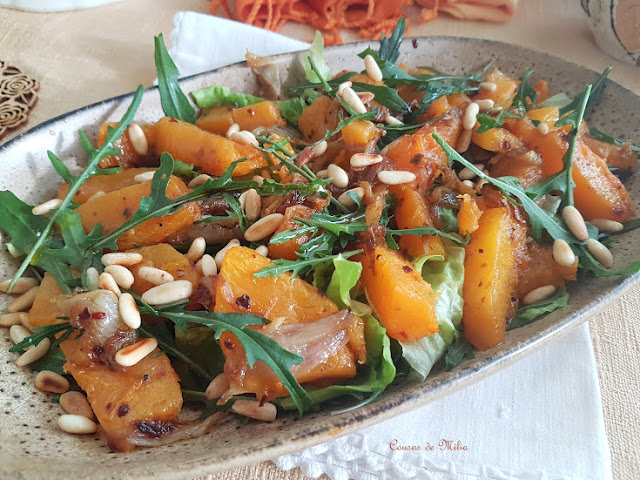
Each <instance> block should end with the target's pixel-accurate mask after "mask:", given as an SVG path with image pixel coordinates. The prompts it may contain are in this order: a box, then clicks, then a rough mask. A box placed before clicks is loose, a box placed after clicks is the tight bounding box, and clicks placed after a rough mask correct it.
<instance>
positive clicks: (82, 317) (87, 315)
mask: <svg viewBox="0 0 640 480" xmlns="http://www.w3.org/2000/svg"><path fill="white" fill-rule="evenodd" d="M90 318H91V312H90V311H89V309H88V308H85V309H84V310H82V311H81V312H80V313H79V314H78V320H89V319H90Z"/></svg>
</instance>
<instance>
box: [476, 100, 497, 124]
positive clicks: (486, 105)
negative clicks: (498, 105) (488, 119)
mask: <svg viewBox="0 0 640 480" xmlns="http://www.w3.org/2000/svg"><path fill="white" fill-rule="evenodd" d="M473 103H475V104H476V105H478V108H479V111H480V113H484V112H488V111H489V110H491V109H492V108H493V105H494V104H495V102H494V101H493V100H491V99H490V98H487V99H483V100H476V101H475V102H473ZM472 128H473V127H472Z"/></svg>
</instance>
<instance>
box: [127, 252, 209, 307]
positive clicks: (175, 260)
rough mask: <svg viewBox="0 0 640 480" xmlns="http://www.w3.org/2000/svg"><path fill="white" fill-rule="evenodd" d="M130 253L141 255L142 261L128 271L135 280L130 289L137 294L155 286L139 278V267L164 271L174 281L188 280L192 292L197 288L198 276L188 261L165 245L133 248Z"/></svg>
mask: <svg viewBox="0 0 640 480" xmlns="http://www.w3.org/2000/svg"><path fill="white" fill-rule="evenodd" d="M131 252H135V253H139V254H140V255H142V261H141V262H140V263H137V264H135V265H133V266H131V267H130V268H129V269H130V270H131V273H133V277H134V279H135V281H134V283H133V285H132V286H131V289H132V290H133V291H134V292H136V293H139V294H141V295H142V294H143V293H144V292H146V291H147V290H149V289H150V288H151V287H154V286H155V285H154V284H152V283H150V282H148V281H147V280H145V279H143V278H142V277H140V273H139V272H140V268H141V267H154V268H159V269H160V270H164V271H165V272H168V273H170V274H171V275H172V276H173V279H174V280H189V281H190V282H191V283H192V284H193V288H194V290H195V289H196V287H197V286H198V281H199V280H200V274H199V273H198V271H197V270H196V268H195V266H194V264H193V263H191V262H190V261H189V259H188V258H187V257H186V256H185V255H183V254H182V253H180V252H179V251H177V250H176V249H175V248H173V247H172V246H171V245H169V244H166V243H159V244H157V245H149V246H148V247H141V248H135V249H133V250H131Z"/></svg>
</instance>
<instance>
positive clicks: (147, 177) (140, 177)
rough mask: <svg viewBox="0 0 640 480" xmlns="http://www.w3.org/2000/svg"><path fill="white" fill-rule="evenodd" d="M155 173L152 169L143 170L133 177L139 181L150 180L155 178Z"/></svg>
mask: <svg viewBox="0 0 640 480" xmlns="http://www.w3.org/2000/svg"><path fill="white" fill-rule="evenodd" d="M155 174H156V171H155V170H151V171H150V172H142V173H139V174H137V175H136V176H135V177H133V179H134V180H135V181H136V182H138V183H144V182H150V181H151V180H153V176H154V175H155Z"/></svg>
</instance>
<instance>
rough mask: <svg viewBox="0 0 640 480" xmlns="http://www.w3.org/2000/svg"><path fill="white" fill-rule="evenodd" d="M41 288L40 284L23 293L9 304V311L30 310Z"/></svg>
mask: <svg viewBox="0 0 640 480" xmlns="http://www.w3.org/2000/svg"><path fill="white" fill-rule="evenodd" d="M39 288H40V287H39V286H37V287H32V288H30V289H29V290H28V291H27V292H25V293H23V294H22V295H20V296H19V297H18V298H16V299H15V300H14V301H13V302H11V303H10V304H9V305H7V313H16V312H24V311H26V310H29V309H30V308H31V307H32V306H33V302H34V301H35V300H36V295H37V294H38V289H39Z"/></svg>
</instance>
